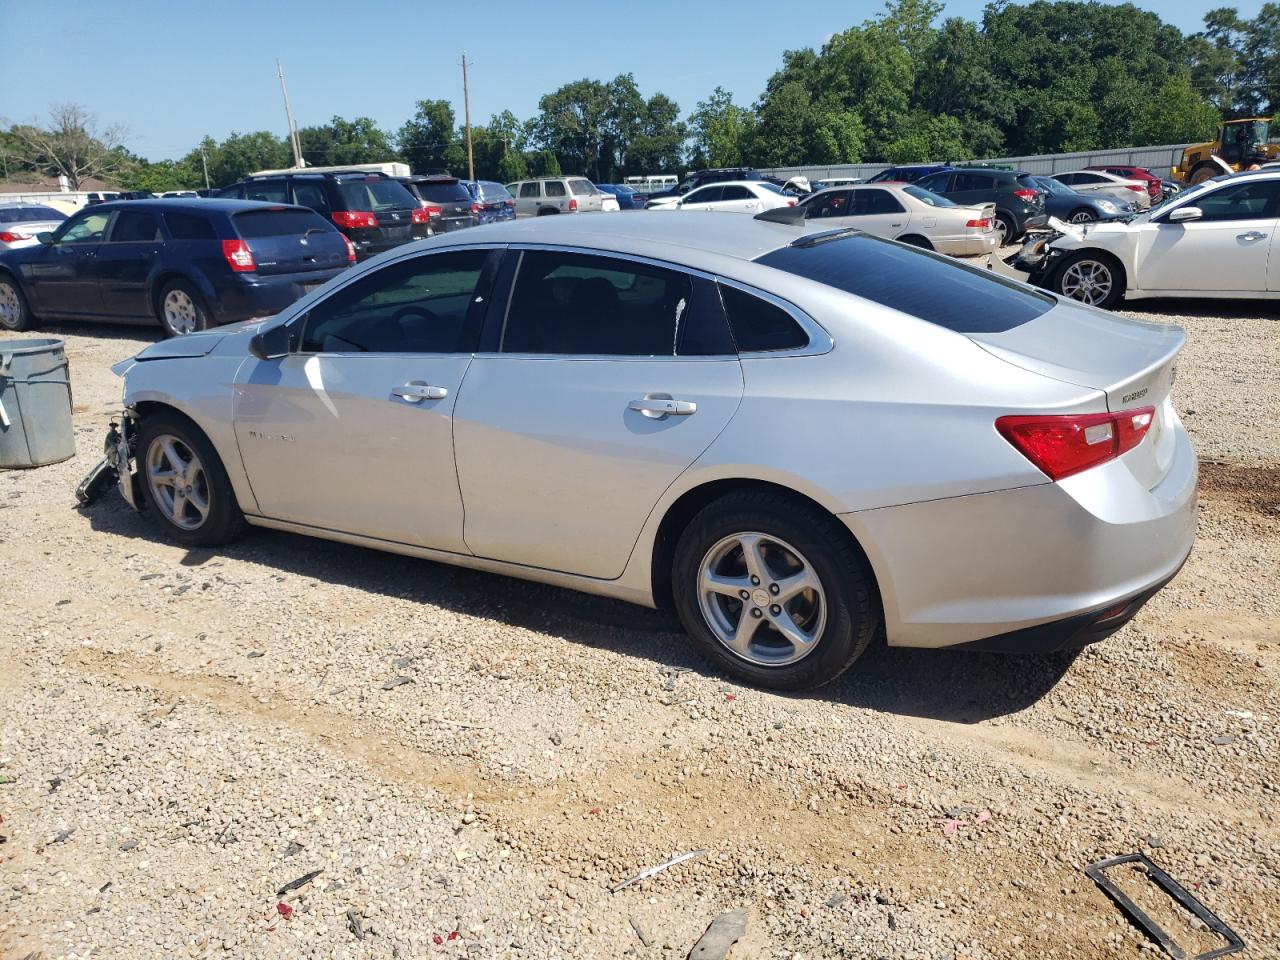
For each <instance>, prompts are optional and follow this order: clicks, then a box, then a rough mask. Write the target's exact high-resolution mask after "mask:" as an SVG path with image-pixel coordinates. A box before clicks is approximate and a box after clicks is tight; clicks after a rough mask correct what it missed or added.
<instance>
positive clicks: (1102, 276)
mask: <svg viewBox="0 0 1280 960" xmlns="http://www.w3.org/2000/svg"><path fill="white" fill-rule="evenodd" d="M1124 287H1125V276H1124V268H1123V267H1122V266H1121V265H1120V261H1118V260H1117V259H1116V258H1115V257H1113V256H1111V255H1110V254H1108V253H1102V252H1100V251H1097V250H1082V251H1080V252H1079V253H1073V254H1071V255H1069V256H1068V257H1067V258H1066V259H1065V260H1063V261H1062V263H1061V264H1059V266H1058V269H1057V270H1055V271H1054V274H1053V279H1052V281H1051V282H1050V288H1051V289H1052V290H1053V291H1054V292H1055V293H1060V294H1062V296H1064V297H1066V298H1067V299H1068V300H1075V301H1077V302H1078V303H1086V304H1088V305H1089V306H1091V307H1101V308H1102V309H1104V310H1110V309H1111V308H1112V307H1114V306H1115V305H1116V304H1118V303H1119V302H1120V299H1121V297H1123V296H1124Z"/></svg>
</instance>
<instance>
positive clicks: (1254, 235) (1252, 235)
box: [1236, 230, 1267, 240]
mask: <svg viewBox="0 0 1280 960" xmlns="http://www.w3.org/2000/svg"><path fill="white" fill-rule="evenodd" d="M1236 239H1237V240H1265V239H1267V235H1266V234H1265V233H1259V232H1258V231H1257V230H1250V231H1249V232H1248V233H1237V234H1236Z"/></svg>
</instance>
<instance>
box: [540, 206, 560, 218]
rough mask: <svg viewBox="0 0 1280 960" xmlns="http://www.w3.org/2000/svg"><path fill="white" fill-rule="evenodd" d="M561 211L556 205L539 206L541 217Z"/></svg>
mask: <svg viewBox="0 0 1280 960" xmlns="http://www.w3.org/2000/svg"><path fill="white" fill-rule="evenodd" d="M559 212H560V211H559V210H557V209H556V208H555V207H539V208H538V216H540V217H549V216H551V215H552V214H553V213H559Z"/></svg>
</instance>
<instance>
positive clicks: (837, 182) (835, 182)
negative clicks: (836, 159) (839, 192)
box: [813, 177, 866, 193]
mask: <svg viewBox="0 0 1280 960" xmlns="http://www.w3.org/2000/svg"><path fill="white" fill-rule="evenodd" d="M855 183H866V180H865V179H864V178H862V177H828V178H827V179H826V180H819V181H818V182H817V183H815V184H814V185H813V189H814V192H815V193H816V192H817V191H819V190H830V189H831V188H832V187H851V186H853V185H854V184H855Z"/></svg>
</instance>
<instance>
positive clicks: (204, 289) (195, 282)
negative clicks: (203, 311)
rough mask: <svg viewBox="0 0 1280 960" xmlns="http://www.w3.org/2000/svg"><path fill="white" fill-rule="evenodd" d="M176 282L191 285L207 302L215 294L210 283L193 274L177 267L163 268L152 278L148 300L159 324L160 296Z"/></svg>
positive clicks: (152, 313) (154, 317)
mask: <svg viewBox="0 0 1280 960" xmlns="http://www.w3.org/2000/svg"><path fill="white" fill-rule="evenodd" d="M175 280H181V281H182V282H183V283H189V284H191V285H192V286H193V287H195V288H196V290H198V291H199V292H200V295H201V296H203V297H204V298H205V300H206V302H207V301H208V299H209V298H210V297H211V296H213V294H214V290H213V286H212V285H211V284H210V283H209V282H208V281H206V280H203V278H200V277H193V276H192V275H191V274H189V273H186V272H184V271H182V270H179V269H178V268H177V267H172V266H168V267H161V268H160V269H159V270H157V271H156V272H155V275H154V276H153V277H152V278H151V290H150V294H149V296H148V300H149V301H150V303H151V315H152V318H153V319H154V320H155V321H156V322H157V323H159V322H160V294H161V293H163V292H164V288H165V287H166V286H168V285H169V284H170V283H173V282H174V281H175Z"/></svg>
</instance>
